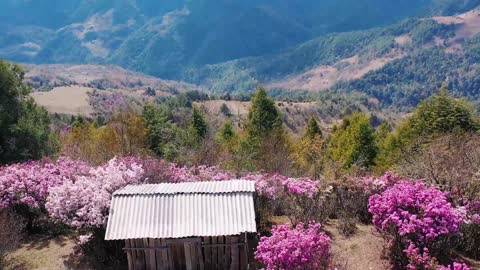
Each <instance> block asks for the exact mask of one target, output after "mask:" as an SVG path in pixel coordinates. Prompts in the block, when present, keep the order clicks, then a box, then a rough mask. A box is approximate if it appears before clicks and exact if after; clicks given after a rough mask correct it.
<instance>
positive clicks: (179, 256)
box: [172, 243, 185, 269]
mask: <svg viewBox="0 0 480 270" xmlns="http://www.w3.org/2000/svg"><path fill="white" fill-rule="evenodd" d="M172 255H173V256H172V257H173V262H174V267H175V269H185V252H184V248H183V245H180V244H176V243H175V244H172Z"/></svg>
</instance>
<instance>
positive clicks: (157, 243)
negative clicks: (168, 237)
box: [152, 239, 168, 270]
mask: <svg viewBox="0 0 480 270" xmlns="http://www.w3.org/2000/svg"><path fill="white" fill-rule="evenodd" d="M152 241H153V243H154V247H161V246H162V241H161V240H160V239H152ZM164 254H165V251H164V250H163V249H157V250H155V262H156V265H157V268H156V269H157V270H166V269H168V268H166V264H165V259H164Z"/></svg>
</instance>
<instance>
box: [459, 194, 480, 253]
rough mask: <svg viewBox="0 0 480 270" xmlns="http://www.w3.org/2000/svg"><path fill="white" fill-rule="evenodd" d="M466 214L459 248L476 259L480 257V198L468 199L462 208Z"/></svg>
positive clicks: (462, 211)
mask: <svg viewBox="0 0 480 270" xmlns="http://www.w3.org/2000/svg"><path fill="white" fill-rule="evenodd" d="M460 209H461V210H460V212H461V213H462V214H463V215H464V223H463V224H462V226H461V229H460V231H461V233H462V238H461V240H460V244H459V249H460V250H462V251H463V252H464V253H465V254H466V255H469V256H471V257H472V258H474V259H477V260H478V259H480V200H471V201H467V203H466V205H465V206H463V207H461V208H460Z"/></svg>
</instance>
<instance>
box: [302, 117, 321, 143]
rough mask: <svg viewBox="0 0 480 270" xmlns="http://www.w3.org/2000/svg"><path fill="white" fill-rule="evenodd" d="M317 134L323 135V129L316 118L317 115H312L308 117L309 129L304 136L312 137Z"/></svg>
mask: <svg viewBox="0 0 480 270" xmlns="http://www.w3.org/2000/svg"><path fill="white" fill-rule="evenodd" d="M316 136H320V137H322V131H321V130H320V127H319V126H318V123H317V121H316V120H315V117H313V116H310V118H309V119H308V123H307V130H306V132H305V135H304V137H308V138H311V139H312V138H314V137H316Z"/></svg>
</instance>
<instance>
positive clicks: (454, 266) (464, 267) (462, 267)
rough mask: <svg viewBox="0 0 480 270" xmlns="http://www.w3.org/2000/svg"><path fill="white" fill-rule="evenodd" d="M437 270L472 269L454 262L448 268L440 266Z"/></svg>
mask: <svg viewBox="0 0 480 270" xmlns="http://www.w3.org/2000/svg"><path fill="white" fill-rule="evenodd" d="M436 270H470V267H468V265H466V264H464V263H458V262H454V263H453V264H450V265H448V266H440V267H438V268H437V269H436Z"/></svg>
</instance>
